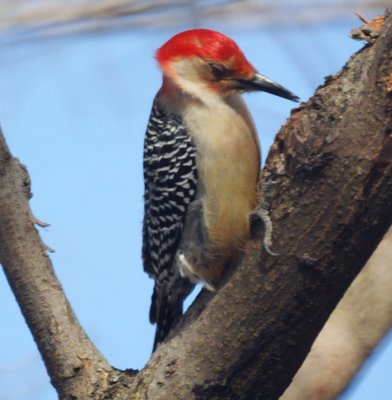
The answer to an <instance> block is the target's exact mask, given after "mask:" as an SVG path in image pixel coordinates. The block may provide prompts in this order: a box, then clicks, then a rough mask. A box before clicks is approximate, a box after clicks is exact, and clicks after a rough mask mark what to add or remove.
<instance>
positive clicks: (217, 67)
mask: <svg viewBox="0 0 392 400" xmlns="http://www.w3.org/2000/svg"><path fill="white" fill-rule="evenodd" d="M209 66H210V69H211V72H212V74H213V75H214V77H215V78H216V79H222V78H224V77H225V76H226V75H227V74H228V73H229V70H228V69H227V68H226V67H225V66H223V65H221V64H209Z"/></svg>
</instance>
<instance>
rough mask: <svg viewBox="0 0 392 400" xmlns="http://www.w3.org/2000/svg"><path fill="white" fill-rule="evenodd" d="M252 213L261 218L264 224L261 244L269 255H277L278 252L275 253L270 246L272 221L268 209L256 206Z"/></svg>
mask: <svg viewBox="0 0 392 400" xmlns="http://www.w3.org/2000/svg"><path fill="white" fill-rule="evenodd" d="M254 215H256V216H257V217H258V218H260V219H261V221H262V223H263V225H264V237H263V246H264V249H265V251H266V252H267V253H268V254H269V255H271V256H274V257H276V256H278V255H279V253H275V252H274V251H272V250H271V247H272V221H271V218H270V216H269V212H268V210H266V209H265V208H258V209H257V210H255V211H254Z"/></svg>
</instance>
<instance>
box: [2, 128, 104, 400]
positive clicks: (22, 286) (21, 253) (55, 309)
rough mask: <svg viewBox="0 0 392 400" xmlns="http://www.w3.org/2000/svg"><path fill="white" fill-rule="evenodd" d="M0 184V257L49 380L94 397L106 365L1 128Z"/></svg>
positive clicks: (66, 391)
mask: <svg viewBox="0 0 392 400" xmlns="http://www.w3.org/2000/svg"><path fill="white" fill-rule="evenodd" d="M0 188H1V190H0V262H1V264H2V265H3V268H4V271H5V274H6V276H7V279H8V282H9V284H10V286H11V288H12V291H13V293H14V295H15V297H16V299H17V302H18V304H19V306H20V309H21V311H22V313H23V316H24V317H25V320H26V323H27V324H28V326H29V328H30V330H31V332H32V334H33V336H34V340H35V341H36V343H37V346H38V349H39V351H40V353H41V355H42V357H43V359H44V362H45V365H46V368H47V370H48V374H49V376H50V377H51V381H52V384H53V385H54V386H55V388H56V389H57V391H58V393H59V395H60V397H61V396H64V397H63V398H75V399H76V398H82V397H78V396H80V394H84V395H85V396H86V397H83V398H98V397H95V390H96V389H97V388H102V387H105V386H106V380H107V376H108V374H109V372H110V371H111V367H110V366H109V365H108V363H107V362H106V360H105V359H104V357H103V356H102V355H101V354H100V353H99V352H98V351H97V349H96V348H95V347H94V345H93V344H92V343H91V341H90V340H89V339H88V337H87V336H86V333H85V332H84V331H83V329H82V327H81V326H80V325H79V322H78V321H77V319H76V317H75V315H74V313H73V311H72V309H71V306H70V304H69V303H68V301H67V299H66V298H65V295H64V292H63V289H62V287H61V285H60V283H59V281H58V280H57V278H56V276H55V274H54V271H53V268H52V263H51V261H50V259H49V257H48V256H47V254H46V247H45V245H44V243H43V242H42V241H41V239H40V237H39V234H38V232H37V230H36V229H35V227H34V224H33V222H32V220H33V218H32V214H31V212H30V208H29V205H28V202H27V200H28V198H29V197H30V179H29V176H28V173H27V171H26V169H25V167H24V166H23V165H21V164H20V163H19V161H18V160H17V159H16V158H14V157H12V156H11V154H10V152H9V150H8V148H7V146H6V144H5V141H4V137H3V135H2V132H1V130H0ZM98 383H99V384H98ZM73 395H75V397H72V396H73ZM66 396H68V397H66ZM89 396H93V397H89Z"/></svg>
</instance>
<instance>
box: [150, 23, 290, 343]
mask: <svg viewBox="0 0 392 400" xmlns="http://www.w3.org/2000/svg"><path fill="white" fill-rule="evenodd" d="M156 59H157V61H158V63H159V65H160V67H161V68H162V72H163V83H162V87H161V88H160V90H159V91H158V93H157V95H156V97H155V100H154V104H153V109H152V112H151V116H150V120H149V123H148V127H147V132H146V137H145V142H144V165H143V166H144V182H145V192H144V200H145V204H144V222H143V264H144V270H145V271H146V272H147V273H148V274H149V275H150V276H151V277H153V278H154V279H155V287H154V292H153V295H152V302H151V309H150V321H151V323H156V324H157V330H156V335H155V341H154V349H155V348H156V346H157V344H158V343H159V342H161V341H162V340H164V339H165V337H166V336H167V335H168V333H169V331H170V329H171V328H172V327H173V326H174V325H175V324H176V322H177V320H178V318H179V317H180V316H181V315H182V306H183V301H184V299H185V298H186V297H187V296H188V294H189V293H190V292H191V291H192V289H193V287H194V285H195V284H196V283H197V282H202V283H204V285H205V287H206V288H207V289H210V290H213V289H214V286H215V284H216V283H217V282H218V281H219V279H220V278H221V276H222V274H223V272H224V269H225V266H226V265H227V264H228V262H229V261H230V260H232V259H233V258H234V257H236V256H238V254H239V253H240V252H241V249H242V248H243V245H244V242H245V241H246V240H247V239H248V237H249V217H250V214H251V213H252V211H253V210H254V209H255V207H256V183H257V180H258V177H259V171H260V147H259V143H258V138H257V134H256V129H255V126H254V124H253V121H252V117H251V115H250V113H249V111H248V109H247V107H246V105H245V103H244V101H243V100H242V97H241V93H242V92H247V91H256V90H259V91H264V92H269V93H272V94H275V95H277V96H281V97H284V98H286V99H290V100H294V101H297V100H298V98H297V96H295V95H294V94H293V93H291V92H290V91H288V90H287V89H285V88H284V87H282V86H280V85H279V84H277V83H275V82H273V81H272V80H270V79H268V78H266V77H265V76H263V75H260V74H259V73H258V72H257V71H256V69H255V68H254V67H253V66H252V65H251V64H250V63H249V62H248V61H247V59H246V58H245V56H244V55H243V53H242V52H241V50H240V49H239V47H238V46H237V44H236V43H235V42H234V41H233V40H231V39H230V38H228V37H227V36H225V35H223V34H221V33H219V32H215V31H211V30H207V29H194V30H189V31H185V32H182V33H179V34H177V35H175V36H173V37H172V38H171V39H170V40H169V41H168V42H166V43H165V44H164V45H163V46H162V47H161V48H160V49H158V51H157V53H156Z"/></svg>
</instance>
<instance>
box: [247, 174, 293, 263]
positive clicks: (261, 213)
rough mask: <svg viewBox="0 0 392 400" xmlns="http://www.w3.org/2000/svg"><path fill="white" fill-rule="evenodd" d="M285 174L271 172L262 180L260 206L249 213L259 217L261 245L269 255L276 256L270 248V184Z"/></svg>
mask: <svg viewBox="0 0 392 400" xmlns="http://www.w3.org/2000/svg"><path fill="white" fill-rule="evenodd" d="M284 176H286V174H278V173H271V174H269V175H268V176H267V177H266V178H265V179H264V180H263V184H262V189H261V192H262V193H261V196H262V199H261V207H259V208H257V209H256V210H255V211H254V212H253V213H252V215H251V217H252V219H253V220H254V218H257V219H260V220H261V222H262V223H263V226H264V236H263V246H264V249H265V251H266V252H267V253H268V254H270V255H271V256H278V255H279V254H278V253H275V252H274V251H272V250H271V247H272V230H273V226H272V221H271V218H270V216H269V208H270V206H271V186H272V185H274V184H275V183H276V181H277V179H278V178H281V177H284Z"/></svg>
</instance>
